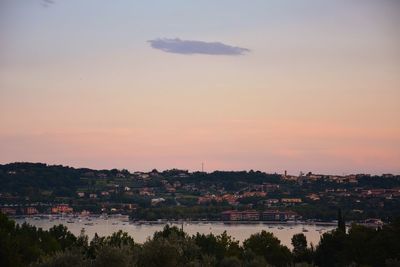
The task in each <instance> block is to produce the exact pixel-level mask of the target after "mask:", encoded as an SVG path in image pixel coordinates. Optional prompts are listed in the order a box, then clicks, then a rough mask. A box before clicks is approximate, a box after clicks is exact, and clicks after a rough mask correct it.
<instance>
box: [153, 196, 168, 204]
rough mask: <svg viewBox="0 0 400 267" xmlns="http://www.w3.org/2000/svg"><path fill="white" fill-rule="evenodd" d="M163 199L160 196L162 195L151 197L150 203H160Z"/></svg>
mask: <svg viewBox="0 0 400 267" xmlns="http://www.w3.org/2000/svg"><path fill="white" fill-rule="evenodd" d="M164 201H165V199H164V198H162V197H160V198H153V199H152V200H151V205H157V204H159V203H161V202H164Z"/></svg>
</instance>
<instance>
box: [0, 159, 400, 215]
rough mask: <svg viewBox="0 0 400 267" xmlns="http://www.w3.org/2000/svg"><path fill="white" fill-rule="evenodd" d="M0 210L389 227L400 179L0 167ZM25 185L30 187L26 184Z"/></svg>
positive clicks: (399, 200)
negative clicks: (340, 215) (339, 219)
mask: <svg viewBox="0 0 400 267" xmlns="http://www.w3.org/2000/svg"><path fill="white" fill-rule="evenodd" d="M0 177H1V179H0V181H1V186H0V211H1V212H2V213H4V214H7V215H12V216H20V215H21V216H34V215H38V214H54V215H56V214H79V215H90V214H110V215H111V214H124V215H128V216H129V217H130V218H131V219H132V220H138V221H156V220H193V221H195V220H210V221H212V220H222V221H295V220H300V219H302V220H317V221H330V220H335V218H336V213H337V209H338V208H341V209H342V210H343V212H344V215H345V217H346V219H348V220H366V219H371V218H374V219H380V220H383V221H389V220H390V219H391V218H394V217H396V216H399V213H400V176H395V175H392V174H383V175H381V176H371V175H368V174H354V175H343V176H338V175H322V174H314V173H311V172H309V173H307V174H303V173H301V174H300V175H298V176H294V175H288V174H287V172H286V171H284V172H283V174H277V173H274V174H267V173H263V172H259V171H243V172H222V171H216V172H212V173H206V172H189V171H187V170H178V169H172V170H166V171H162V172H160V171H157V170H152V171H150V172H129V171H128V170H117V169H113V170H91V169H75V168H71V167H64V166H51V165H46V164H40V163H13V164H5V165H0ZM28 181H30V182H28Z"/></svg>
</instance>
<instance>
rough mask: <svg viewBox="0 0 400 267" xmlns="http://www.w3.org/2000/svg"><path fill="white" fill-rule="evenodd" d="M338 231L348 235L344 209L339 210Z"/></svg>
mask: <svg viewBox="0 0 400 267" xmlns="http://www.w3.org/2000/svg"><path fill="white" fill-rule="evenodd" d="M338 230H339V231H341V232H343V233H346V222H345V221H344V218H343V215H342V209H340V208H339V209H338Z"/></svg>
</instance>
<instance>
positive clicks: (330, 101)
mask: <svg viewBox="0 0 400 267" xmlns="http://www.w3.org/2000/svg"><path fill="white" fill-rule="evenodd" d="M111 2H113V1H89V0H88V1H84V2H82V1H75V0H71V1H56V2H55V4H53V5H50V6H48V7H46V8H44V7H43V6H42V5H41V4H40V1H37V2H36V1H30V2H17V1H9V0H6V1H3V2H2V3H1V4H0V36H2V38H1V39H2V43H1V44H0V163H8V162H14V161H33V162H45V163H50V164H64V165H71V166H76V167H92V168H127V169H129V170H151V169H153V168H157V169H161V170H162V169H170V168H183V169H189V170H199V169H200V168H201V163H202V162H204V163H205V166H206V170H208V171H212V170H216V169H220V170H222V169H223V170H249V169H254V170H262V171H267V172H279V173H282V172H283V171H284V170H288V172H289V173H292V174H298V173H299V172H300V171H303V172H308V171H312V172H319V173H335V174H343V173H374V174H375V173H376V174H380V173H400V104H399V101H400V75H399V73H400V51H399V47H400V37H399V32H398V28H397V26H398V25H399V22H400V20H399V18H400V16H399V12H400V4H399V3H397V2H395V1H389V0H388V1H386V0H383V1H369V0H366V1H363V2H362V3H360V2H358V1H353V0H349V1H335V2H334V3H333V2H331V3H327V2H325V4H321V3H319V2H318V1H303V0H300V1H296V4H291V5H289V4H287V3H285V2H284V1H254V2H252V4H249V3H245V2H242V1H233V2H230V4H229V5H226V3H225V2H224V1H221V2H218V3H215V1H201V2H199V3H194V2H193V3H182V2H181V1H175V0H173V1H170V2H169V3H168V5H167V4H166V3H164V2H159V5H151V4H146V3H140V4H139V3H135V2H134V1H133V2H132V1H118V3H111ZM224 3H225V4H224ZM156 6H157V7H156ZM177 14H181V15H177ZM182 14H184V15H182ZM158 38H179V40H180V41H179V42H181V43H183V44H190V45H193V44H195V45H196V47H189V48H188V49H189V51H197V50H198V49H202V48H204V47H206V48H207V49H217V48H218V47H217V48H215V47H212V46H213V44H214V45H215V42H219V43H223V44H224V45H225V46H224V49H229V47H241V48H245V49H249V50H250V51H249V52H246V53H243V54H242V55H230V54H229V53H228V54H224V53H225V52H224V51H222V52H221V53H222V54H221V55H213V54H190V55H188V54H185V53H186V52H187V51H186V50H185V51H174V53H166V52H165V51H162V50H158V49H154V48H153V47H151V46H150V44H149V42H148V41H149V40H158ZM167 40H174V39H167ZM184 40H196V42H186V41H184ZM167 45H168V43H167ZM196 49H197V50H196ZM218 49H219V48H218ZM213 51H217V50H213ZM218 51H219V52H218V53H220V50H218ZM243 51H245V50H243Z"/></svg>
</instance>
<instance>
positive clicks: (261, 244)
mask: <svg viewBox="0 0 400 267" xmlns="http://www.w3.org/2000/svg"><path fill="white" fill-rule="evenodd" d="M243 246H244V249H245V250H250V251H251V252H253V253H254V254H255V255H258V256H263V257H264V258H265V260H266V261H267V262H268V263H270V264H272V265H275V266H286V265H288V264H290V262H291V253H290V250H289V249H288V248H287V247H286V246H283V245H281V242H280V240H279V239H277V238H276V237H275V236H274V235H273V234H272V233H269V232H266V231H264V230H263V231H261V233H257V234H253V235H251V236H250V237H249V238H248V239H246V240H245V241H244V242H243Z"/></svg>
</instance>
